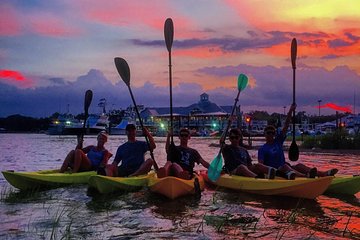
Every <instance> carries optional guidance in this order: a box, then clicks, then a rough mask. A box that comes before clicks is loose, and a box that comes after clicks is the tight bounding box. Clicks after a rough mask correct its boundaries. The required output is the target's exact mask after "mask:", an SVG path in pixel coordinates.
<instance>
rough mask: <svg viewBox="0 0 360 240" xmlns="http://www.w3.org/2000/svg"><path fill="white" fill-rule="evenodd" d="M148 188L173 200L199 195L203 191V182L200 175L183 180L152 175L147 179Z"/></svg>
mask: <svg viewBox="0 0 360 240" xmlns="http://www.w3.org/2000/svg"><path fill="white" fill-rule="evenodd" d="M148 187H149V188H150V191H152V192H155V193H159V194H161V195H163V196H165V197H167V198H170V199H175V198H178V197H181V196H185V195H194V194H200V193H201V191H202V190H204V187H205V182H204V179H203V177H202V176H201V175H195V176H194V177H193V178H192V179H190V180H185V179H181V178H177V177H172V176H168V177H164V178H158V177H157V175H156V174H154V175H153V176H151V177H150V178H149V183H148Z"/></svg>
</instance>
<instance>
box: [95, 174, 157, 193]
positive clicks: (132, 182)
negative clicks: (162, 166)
mask: <svg viewBox="0 0 360 240" xmlns="http://www.w3.org/2000/svg"><path fill="white" fill-rule="evenodd" d="M154 174H155V173H149V174H147V175H141V176H136V177H107V176H101V175H96V176H91V177H90V179H89V186H90V187H92V188H95V189H96V190H97V191H98V192H99V193H101V194H109V193H113V192H118V191H137V190H140V189H141V188H143V187H145V186H147V184H148V181H149V177H150V176H152V175H154Z"/></svg>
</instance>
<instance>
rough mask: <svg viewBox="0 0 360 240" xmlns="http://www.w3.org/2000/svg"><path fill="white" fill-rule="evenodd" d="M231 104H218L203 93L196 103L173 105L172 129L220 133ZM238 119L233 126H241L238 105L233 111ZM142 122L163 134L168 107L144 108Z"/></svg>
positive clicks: (167, 118)
mask: <svg viewBox="0 0 360 240" xmlns="http://www.w3.org/2000/svg"><path fill="white" fill-rule="evenodd" d="M231 110H232V106H218V105H217V104H216V103H213V102H211V101H210V100H209V95H208V94H206V93H203V94H201V95H200V100H199V102H197V103H194V104H191V105H189V106H188V107H173V129H174V132H177V131H178V130H179V129H180V128H183V127H186V128H189V129H191V130H193V132H194V134H196V135H200V136H208V135H211V134H217V133H221V132H222V131H223V130H224V128H225V127H226V126H227V121H228V117H229V115H230V114H231ZM234 114H235V115H236V116H237V117H238V118H237V119H239V120H238V121H237V122H234V123H233V126H234V127H235V126H241V123H242V121H241V119H242V114H241V112H240V109H239V107H236V109H235V113H234ZM140 116H141V118H142V120H143V124H144V125H145V126H147V127H148V128H149V129H150V130H151V131H152V132H154V133H155V132H156V134H158V135H164V134H166V132H167V129H168V128H169V127H170V122H171V121H170V108H169V107H161V108H155V107H154V108H145V109H144V111H142V112H141V114H140Z"/></svg>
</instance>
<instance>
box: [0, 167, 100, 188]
mask: <svg viewBox="0 0 360 240" xmlns="http://www.w3.org/2000/svg"><path fill="white" fill-rule="evenodd" d="M2 174H3V175H4V177H5V179H6V180H7V181H8V182H9V183H10V184H11V185H12V186H14V187H15V188H18V189H20V190H29V189H43V188H56V187H62V186H66V185H71V184H86V183H87V182H88V180H89V178H90V176H92V175H96V172H95V171H88V172H79V173H70V172H65V173H59V170H58V169H56V170H42V171H37V172H13V171H3V172H2Z"/></svg>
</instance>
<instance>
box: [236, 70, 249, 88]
mask: <svg viewBox="0 0 360 240" xmlns="http://www.w3.org/2000/svg"><path fill="white" fill-rule="evenodd" d="M248 82H249V79H248V77H247V76H246V75H245V74H242V73H241V74H240V75H239V77H238V90H239V91H242V90H244V89H245V88H246V86H247V84H248Z"/></svg>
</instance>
